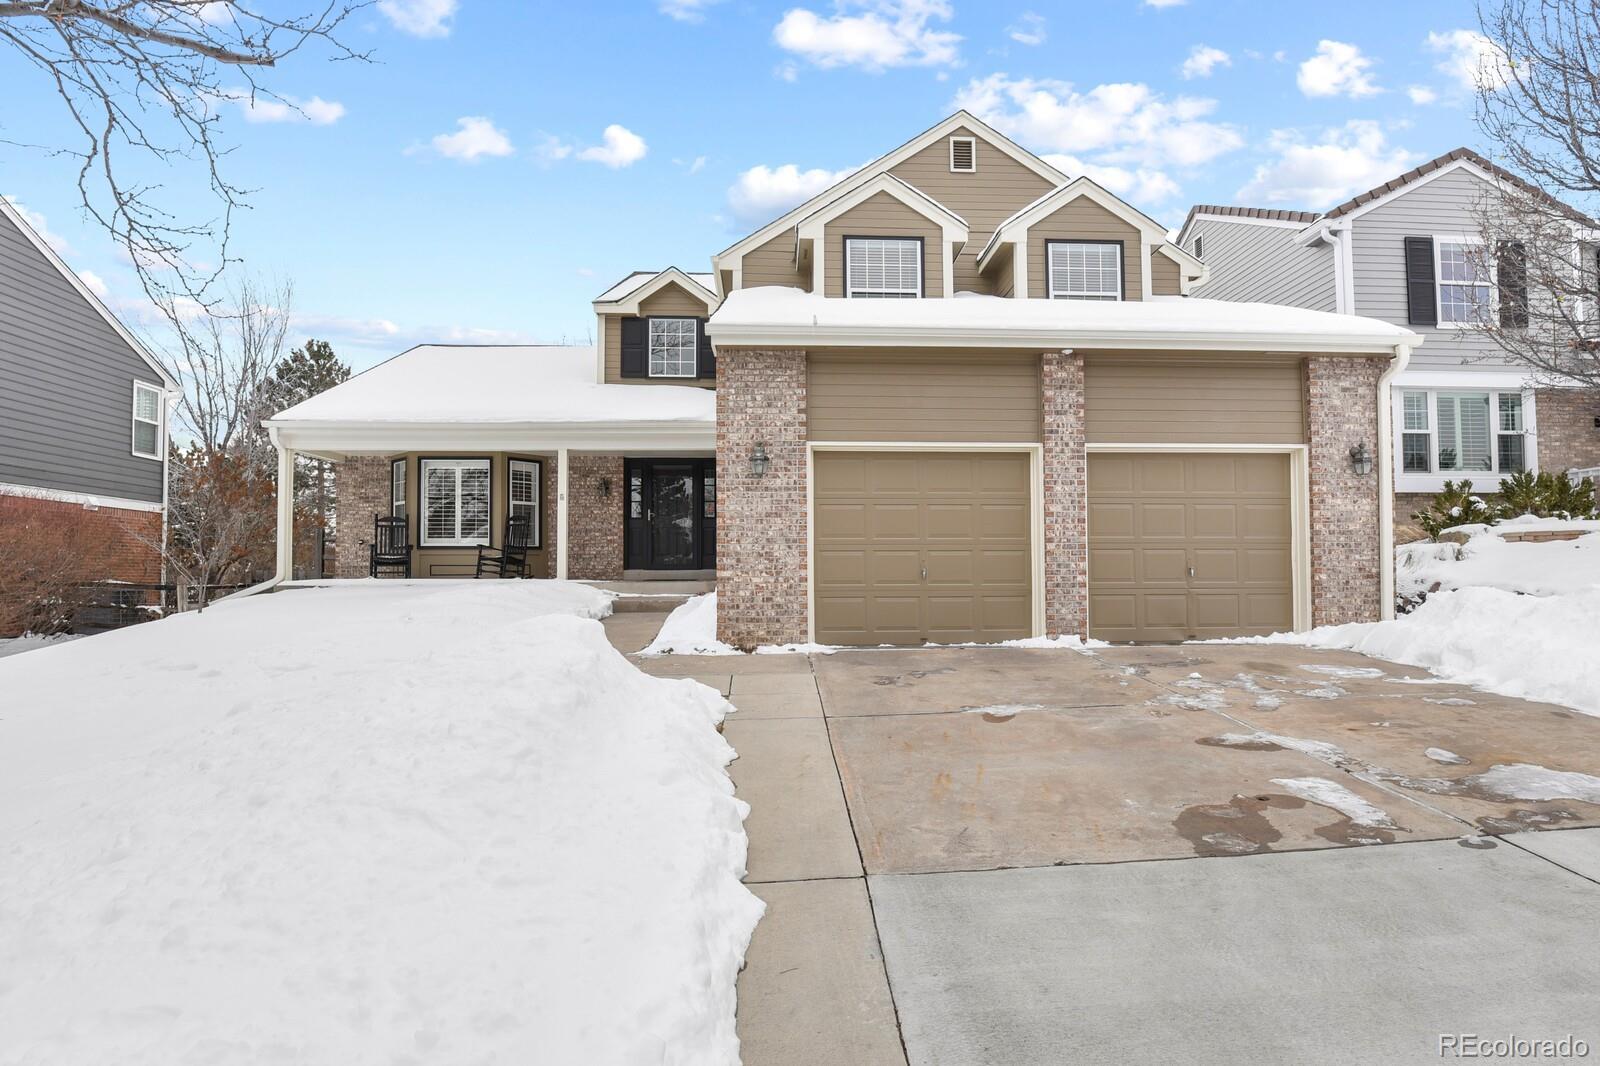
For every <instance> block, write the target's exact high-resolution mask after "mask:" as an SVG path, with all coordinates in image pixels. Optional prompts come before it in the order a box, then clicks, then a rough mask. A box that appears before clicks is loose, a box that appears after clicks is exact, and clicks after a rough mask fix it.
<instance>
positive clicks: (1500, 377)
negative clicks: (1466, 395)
mask: <svg viewBox="0 0 1600 1066" xmlns="http://www.w3.org/2000/svg"><path fill="white" fill-rule="evenodd" d="M1536 385H1537V383H1536V382H1535V381H1534V380H1533V373H1532V371H1529V370H1504V369H1495V370H1484V371H1478V372H1473V371H1470V370H1456V369H1423V368H1415V369H1408V370H1406V371H1404V372H1403V373H1400V374H1397V375H1395V379H1394V387H1395V388H1397V389H1471V388H1479V389H1531V388H1535V387H1536Z"/></svg>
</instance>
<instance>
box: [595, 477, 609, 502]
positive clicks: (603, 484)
mask: <svg viewBox="0 0 1600 1066" xmlns="http://www.w3.org/2000/svg"><path fill="white" fill-rule="evenodd" d="M595 489H596V491H598V492H599V493H600V495H601V496H602V497H608V496H610V495H611V479H610V478H608V477H603V478H601V479H600V480H599V481H597V482H595Z"/></svg>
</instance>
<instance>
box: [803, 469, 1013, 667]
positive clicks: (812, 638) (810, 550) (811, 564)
mask: <svg viewBox="0 0 1600 1066" xmlns="http://www.w3.org/2000/svg"><path fill="white" fill-rule="evenodd" d="M818 451H825V452H1010V453H1017V454H1026V455H1027V456H1028V510H1029V521H1028V530H1029V534H1028V539H1029V540H1030V541H1031V544H1030V555H1031V560H1030V562H1031V566H1030V568H1029V569H1030V575H1029V585H1030V589H1029V598H1030V600H1031V603H1030V611H1029V616H1030V619H1031V622H1032V627H1033V632H1032V633H1031V634H1030V636H1035V637H1040V636H1044V627H1045V617H1044V615H1045V603H1044V445H1043V444H1041V443H1033V444H1029V443H1017V442H978V443H974V442H972V441H959V442H951V441H815V440H813V441H807V442H806V640H807V641H809V642H811V643H813V644H815V643H816V640H817V606H816V604H817V559H816V555H817V547H816V528H815V527H816V522H815V515H816V488H815V486H816V453H817V452H818Z"/></svg>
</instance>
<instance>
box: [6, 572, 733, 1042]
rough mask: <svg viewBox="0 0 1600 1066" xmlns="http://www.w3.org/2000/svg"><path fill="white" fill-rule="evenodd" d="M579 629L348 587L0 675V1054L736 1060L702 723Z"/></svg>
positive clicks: (414, 588)
mask: <svg viewBox="0 0 1600 1066" xmlns="http://www.w3.org/2000/svg"><path fill="white" fill-rule="evenodd" d="M608 610H609V605H608V599H607V597H606V596H605V595H604V594H603V593H599V592H597V591H595V590H593V589H590V588H588V587H586V586H582V585H575V584H566V583H557V582H542V581H541V582H533V581H525V582H492V583H491V582H481V583H480V582H470V581H467V582H434V583H431V584H422V583H417V584H400V583H394V584H392V585H391V584H389V583H370V582H363V583H358V584H355V585H352V586H346V587H334V588H314V589H294V590H289V591H283V592H279V593H276V594H273V595H270V596H261V597H256V598H253V599H249V600H244V601H238V602H232V603H225V604H219V605H217V606H214V607H212V608H211V609H209V610H207V611H206V612H205V613H204V614H200V615H193V614H191V615H181V616H178V617H175V618H172V619H168V620H166V621H162V622H155V623H150V624H147V625H143V626H137V627H134V628H132V629H128V630H123V631H121V632H117V633H112V634H108V635H105V636H102V637H99V638H97V639H95V640H92V641H78V642H74V643H68V644H61V645H59V646H56V647H48V648H43V649H39V650H36V651H31V652H29V653H28V654H26V655H17V656H13V657H11V658H8V659H6V660H4V661H3V662H0V694H3V695H0V840H3V841H4V843H3V844H0V848H3V858H0V960H3V961H0V1063H7V1064H10V1063H39V1064H51V1066H55V1064H85V1066H89V1064H93V1066H100V1064H106V1063H118V1064H119V1066H122V1064H134V1063H150V1064H161V1066H169V1064H177V1063H207V1064H231V1063H240V1064H243V1063H252V1064H254V1063H261V1062H269V1061H271V1062H305V1063H333V1062H339V1063H364V1062H417V1063H421V1062H452V1063H467V1062H484V1063H488V1062H551V1063H558V1062H559V1063H579V1062H592V1063H608V1064H609V1063H619V1064H634V1063H641V1064H642V1063H651V1064H657V1063H660V1064H678V1063H683V1064H688V1063H694V1064H700V1063H733V1062H736V1061H737V1057H738V1051H737V1038H736V1037H735V1033H734V981H735V977H736V974H737V972H738V968H739V966H740V964H741V962H742V959H743V955H744V951H745V947H746V945H747V944H748V942H749V938H750V934H751V931H752V929H753V928H754V926H755V923H756V921H757V919H758V918H759V916H760V914H761V911H762V904H761V903H760V901H759V900H757V899H756V897H755V896H753V895H752V894H751V893H750V892H749V891H748V890H746V889H745V888H744V886H743V885H742V884H741V883H740V880H739V879H740V877H741V876H742V874H743V871H744V862H745V848H746V839H745V834H744V828H743V821H742V820H743V817H744V815H745V813H746V810H747V808H746V806H745V804H744V803H742V802H741V801H739V800H738V799H736V798H735V797H734V795H733V787H732V784H731V783H730V781H729V779H728V776H727V773H726V769H725V767H726V765H727V763H728V762H729V760H730V759H731V758H732V757H733V751H732V749H730V748H729V746H728V745H727V744H726V743H725V742H724V741H723V739H722V737H721V736H720V735H719V734H718V733H717V732H716V729H715V726H716V723H717V722H718V721H720V719H721V718H722V716H723V714H724V712H725V711H726V710H727V709H728V707H727V704H726V702H725V701H723V700H722V699H721V698H720V697H719V696H717V694H716V693H715V692H713V691H712V690H711V689H709V688H707V687H705V686H703V685H700V684H698V683H696V682H693V681H687V680H664V679H656V678H652V677H648V676H646V675H644V674H642V673H640V672H639V671H638V670H637V669H635V668H634V667H633V666H632V665H630V664H629V663H628V662H627V661H626V660H625V659H624V658H623V657H622V656H621V655H619V654H618V653H617V652H616V651H614V650H613V649H612V648H611V646H610V645H609V644H608V643H607V641H606V639H605V636H604V633H603V631H602V629H601V626H600V624H599V623H598V622H597V621H594V619H596V618H598V617H600V616H602V615H603V614H605V613H606V612H607V611H608Z"/></svg>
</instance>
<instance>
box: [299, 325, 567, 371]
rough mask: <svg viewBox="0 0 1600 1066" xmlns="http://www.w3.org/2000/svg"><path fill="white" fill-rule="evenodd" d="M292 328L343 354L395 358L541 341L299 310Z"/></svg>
mask: <svg viewBox="0 0 1600 1066" xmlns="http://www.w3.org/2000/svg"><path fill="white" fill-rule="evenodd" d="M290 329H291V330H292V331H293V332H294V333H297V334H303V335H309V336H314V337H320V338H322V339H325V340H327V341H328V342H329V343H331V344H332V345H333V347H334V350H335V351H338V352H340V353H341V354H344V353H345V351H346V350H347V349H352V348H354V349H363V350H367V351H369V352H372V353H373V354H375V355H378V356H384V355H392V354H394V353H395V352H398V351H403V350H405V349H406V348H410V347H411V346H412V345H416V344H537V343H539V342H540V340H541V338H539V337H537V336H535V335H534V334H531V333H526V332H524V331H522V330H506V329H491V328H487V327H483V326H464V325H460V324H452V325H416V326H405V325H401V324H399V323H397V322H393V321H390V320H389V319H386V318H357V317H354V316H349V315H322V314H313V313H304V312H299V311H296V312H294V313H293V315H292V316H291V324H290ZM347 358H348V356H347ZM358 369H359V368H358Z"/></svg>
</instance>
